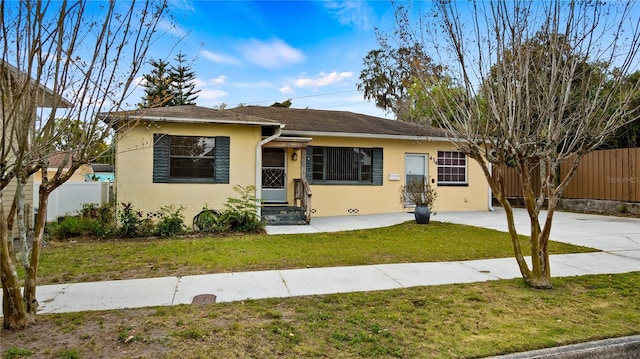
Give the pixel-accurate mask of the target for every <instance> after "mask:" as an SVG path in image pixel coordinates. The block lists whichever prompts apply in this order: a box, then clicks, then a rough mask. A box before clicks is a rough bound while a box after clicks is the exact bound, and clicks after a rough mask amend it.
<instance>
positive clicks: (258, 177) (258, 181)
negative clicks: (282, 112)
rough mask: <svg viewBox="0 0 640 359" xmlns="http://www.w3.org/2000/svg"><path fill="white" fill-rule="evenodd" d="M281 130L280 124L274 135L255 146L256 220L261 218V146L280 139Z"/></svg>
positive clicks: (281, 125)
mask: <svg viewBox="0 0 640 359" xmlns="http://www.w3.org/2000/svg"><path fill="white" fill-rule="evenodd" d="M283 128H284V125H283V124H280V126H279V127H278V129H277V130H276V133H274V134H273V135H271V136H269V137H267V138H265V139H263V140H262V141H260V142H258V144H257V145H256V205H257V209H256V213H257V214H258V218H261V217H262V206H261V205H260V203H261V202H262V146H264V144H266V143H269V142H271V141H273V140H275V139H276V138H278V137H280V135H281V134H282V129H283Z"/></svg>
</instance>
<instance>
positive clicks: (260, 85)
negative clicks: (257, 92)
mask: <svg viewBox="0 0 640 359" xmlns="http://www.w3.org/2000/svg"><path fill="white" fill-rule="evenodd" d="M230 85H231V86H233V87H236V88H247V89H272V88H274V86H273V85H272V84H271V82H269V81H258V82H233V83H231V84H230Z"/></svg>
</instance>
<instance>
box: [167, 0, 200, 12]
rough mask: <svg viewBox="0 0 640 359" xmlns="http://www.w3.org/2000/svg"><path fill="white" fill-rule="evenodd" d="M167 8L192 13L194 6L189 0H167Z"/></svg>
mask: <svg viewBox="0 0 640 359" xmlns="http://www.w3.org/2000/svg"><path fill="white" fill-rule="evenodd" d="M168 4H169V8H170V9H171V10H173V11H175V10H178V11H182V12H186V13H193V12H194V11H195V8H194V7H193V3H192V2H191V1H189V0H169V1H168Z"/></svg>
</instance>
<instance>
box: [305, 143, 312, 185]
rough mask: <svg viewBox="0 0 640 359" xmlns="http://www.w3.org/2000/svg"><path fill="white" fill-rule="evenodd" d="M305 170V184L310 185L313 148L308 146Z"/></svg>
mask: <svg viewBox="0 0 640 359" xmlns="http://www.w3.org/2000/svg"><path fill="white" fill-rule="evenodd" d="M306 152H307V170H306V172H307V173H306V177H307V182H308V183H311V182H313V147H312V146H308V147H307V151H306Z"/></svg>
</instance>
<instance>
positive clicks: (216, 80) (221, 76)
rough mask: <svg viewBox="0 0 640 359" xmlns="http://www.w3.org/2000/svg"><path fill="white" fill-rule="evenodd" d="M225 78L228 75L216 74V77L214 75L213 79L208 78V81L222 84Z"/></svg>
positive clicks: (212, 83)
mask: <svg viewBox="0 0 640 359" xmlns="http://www.w3.org/2000/svg"><path fill="white" fill-rule="evenodd" d="M227 78H228V77H227V76H225V75H220V76H218V77H216V78H214V79H211V80H209V81H208V82H209V84H211V85H217V86H220V85H222V84H224V83H225V82H226V81H227Z"/></svg>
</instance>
